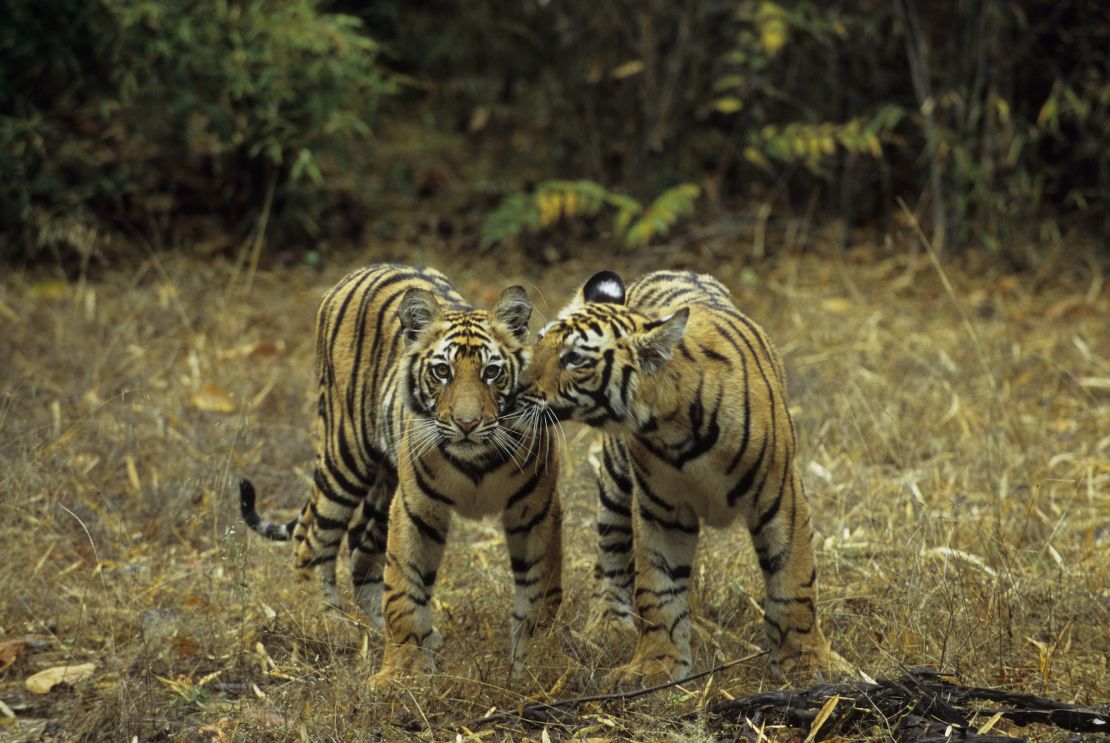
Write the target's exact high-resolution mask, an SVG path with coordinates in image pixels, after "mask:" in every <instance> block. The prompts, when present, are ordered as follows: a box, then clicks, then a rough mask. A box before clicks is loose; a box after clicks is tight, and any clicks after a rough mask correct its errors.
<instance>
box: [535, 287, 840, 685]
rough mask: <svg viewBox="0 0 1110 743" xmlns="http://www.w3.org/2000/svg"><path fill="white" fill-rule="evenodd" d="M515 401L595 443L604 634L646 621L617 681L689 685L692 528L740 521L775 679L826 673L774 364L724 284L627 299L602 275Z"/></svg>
mask: <svg viewBox="0 0 1110 743" xmlns="http://www.w3.org/2000/svg"><path fill="white" fill-rule="evenodd" d="M519 396H520V399H521V402H522V405H523V407H524V408H525V409H526V410H528V411H529V412H528V413H527V414H526V415H527V417H529V418H530V419H531V420H533V421H537V422H538V421H540V420H542V419H543V418H544V417H551V416H554V417H556V418H558V419H559V420H576V421H580V422H583V423H586V424H587V425H590V426H593V427H596V428H599V429H601V430H602V431H604V433H605V435H604V437H603V442H602V457H601V463H600V466H599V467H598V495H599V509H598V510H599V520H598V532H599V535H600V540H599V542H600V544H599V547H600V552H599V558H598V563H597V572H598V575H599V577H600V578H601V580H602V586H603V595H604V600H603V607H602V611H603V612H604V614H603V622H602V624H603V626H607V627H608V628H609V629H618V630H620V629H632V628H633V627H634V621H633V619H634V617H636V618H638V620H639V623H640V628H639V640H638V642H637V645H636V650H635V652H634V654H633V656H632V659H631V662H630V663H629V664H628V665H627V666H625V667H624V669H623V672H624V673H625V674H631V675H643V676H648V677H658V676H664V677H670V678H679V677H681V676H684V675H685V674H686V673H687V671H688V670H689V668H690V664H691V655H690V616H689V613H688V610H687V606H688V600H687V593H688V589H689V585H690V573H691V566H692V564H693V561H694V553H695V548H696V546H697V541H698V532H699V530H700V525H701V523H702V522H704V523H706V524H708V525H710V526H725V525H727V524H729V523H731V522H732V521H733V520H734V519H736V518H737V517H738V516H739V517H741V518H742V519H743V522H744V524H745V525H746V526H747V527H748V530H749V532H750V534H751V537H752V542H753V543H754V546H755V552H756V555H757V557H758V559H759V566H760V568H761V569H762V572H763V578H764V581H765V584H766V590H767V598H766V603H765V615H764V625H765V628H766V632H767V636H768V639H769V641H770V644H771V665H772V669H773V670H774V671H775V672H776V674H779V675H781V673H782V672H783V671H786V670H791V669H794V668H801V667H808V666H814V665H816V666H825V665H828V664H829V663H830V661H832V659H833V657H834V656H835V653H832V651H831V650H830V648H829V645H828V643H827V642H826V640H825V637H824V635H823V634H822V632H821V628H820V626H819V625H818V622H817V616H816V611H815V609H816V600H817V574H816V571H815V568H814V560H813V547H812V544H811V542H812V537H813V530H812V527H811V524H810V513H809V507H808V505H807V502H806V497H805V493H804V492H803V490H802V483H801V480H800V479H799V477H798V472H797V468H796V467H795V461H794V460H795V433H794V424H793V421H792V419H791V417H790V412H789V410H788V409H787V402H786V374H785V371H784V368H783V364H782V360H781V359H780V357H779V354H778V352H777V351H776V350H775V347H774V346H773V345H772V343H771V341H770V339H769V338H768V337H767V335H766V334H765V333H764V331H763V330H762V329H761V328H760V327H759V326H758V325H756V324H755V323H754V322H753V321H752V320H750V319H749V318H748V317H746V316H745V315H744V314H742V313H741V312H740V311H739V310H738V309H737V308H736V306H735V305H734V304H733V301H732V298H731V295H730V294H729V291H728V289H726V288H725V286H724V285H723V284H721V283H720V282H719V281H717V280H716V279H714V278H712V277H711V276H707V275H699V274H695V273H688V272H679V271H658V272H655V273H650V274H648V275H646V276H643V277H642V278H640V279H638V280H636V281H634V282H632V283H631V284H630V285H628V287H627V288H626V287H625V285H624V282H623V281H622V280H621V278H620V276H618V275H617V274H615V273H613V272H611V271H603V272H601V273H598V274H596V275H595V276H593V277H592V278H591V279H590V280H589V281H587V282H586V284H585V285H584V286H583V287H582V288H581V289H580V290H579V291H578V293H577V295H576V296H575V298H574V299H573V300H572V302H571V303H570V305H569V306H567V307H566V308H565V309H564V310H563V311H562V312H561V313H560V315H559V317H558V319H557V320H555V321H554V322H552V323H550V324H549V325H547V326H546V327H545V328H544V329H543V330H542V331H541V333H540V335H539V337H538V339H537V341H536V344H535V346H534V348H533V350H532V362H531V364H530V366H529V367H528V369H527V371H526V372H525V374H524V380H523V382H522V384H521V389H520V392H519ZM633 589H635V590H633Z"/></svg>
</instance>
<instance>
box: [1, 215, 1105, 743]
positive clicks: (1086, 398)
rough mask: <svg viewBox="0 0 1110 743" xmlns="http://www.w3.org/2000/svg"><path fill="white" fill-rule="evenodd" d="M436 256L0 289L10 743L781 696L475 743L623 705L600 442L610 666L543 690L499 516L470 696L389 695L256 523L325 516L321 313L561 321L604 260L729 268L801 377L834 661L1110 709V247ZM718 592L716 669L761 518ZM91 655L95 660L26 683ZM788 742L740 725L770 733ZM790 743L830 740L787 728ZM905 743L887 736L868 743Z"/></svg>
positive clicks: (19, 281)
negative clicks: (410, 312) (375, 278)
mask: <svg viewBox="0 0 1110 743" xmlns="http://www.w3.org/2000/svg"><path fill="white" fill-rule="evenodd" d="M427 245H428V246H427V247H425V248H421V249H417V250H413V249H412V248H411V246H409V245H404V244H400V243H387V244H379V245H375V246H374V247H373V248H372V249H367V250H364V251H361V252H359V253H345V254H341V255H329V256H326V258H327V260H326V261H325V262H324V264H323V266H322V267H321V268H309V267H307V266H296V267H286V268H279V267H272V268H269V269H264V270H262V271H259V272H257V273H252V272H251V271H250V269H249V268H247V267H243V266H237V264H236V263H235V262H234V261H233V260H229V259H223V258H213V259H209V260H203V259H200V258H197V257H186V256H183V255H177V254H173V253H162V254H157V255H153V254H152V255H149V256H147V257H146V258H145V259H142V260H137V261H136V262H135V263H134V264H133V266H131V267H129V268H127V269H126V270H123V269H112V270H107V271H102V272H100V273H99V274H98V275H97V276H96V277H95V278H92V279H88V280H85V279H81V280H78V281H74V282H67V281H64V280H61V279H59V278H58V277H57V276H56V275H55V274H54V273H52V272H49V271H45V270H42V269H39V270H14V271H11V272H9V273H7V275H6V276H5V277H4V278H3V279H2V280H0V327H2V328H3V332H2V333H0V562H2V565H3V567H2V570H0V702H2V703H3V706H0V713H2V714H0V741H16V740H116V741H126V740H140V741H158V740H165V741H179V740H181V741H246V740H251V741H253V740H275V741H284V740H290V741H325V740H344V741H346V740H368V741H369V740H406V739H410V738H412V737H414V736H419V737H421V738H423V739H427V740H471V739H475V738H481V739H483V740H504V739H513V740H516V739H522V738H528V739H532V740H540V739H541V738H542V737H543V736H546V737H547V738H549V739H551V740H558V739H567V738H571V737H578V738H593V739H595V740H618V739H626V738H632V739H639V740H667V739H671V740H690V739H707V740H708V739H712V737H713V733H711V730H710V725H709V723H708V721H707V720H706V719H705V718H704V716H703V715H700V714H699V710H701V709H704V707H705V706H706V705H707V704H711V703H713V702H715V701H718V700H722V699H728V698H730V696H739V695H743V694H749V693H753V692H756V691H760V690H763V689H770V688H778V687H779V686H780V683H779V682H778V681H776V680H775V679H774V678H773V677H771V675H770V673H769V670H768V667H767V663H766V659H765V658H758V659H755V660H752V661H750V662H747V663H743V664H740V665H737V666H735V667H732V668H730V669H728V670H726V671H722V672H720V673H717V674H715V675H713V676H712V677H711V679H710V680H709V681H708V682H706V681H705V680H704V679H703V680H700V681H698V682H696V683H691V684H687V685H684V686H682V687H679V688H672V689H669V690H666V691H664V692H660V693H657V694H653V695H648V696H646V697H644V698H642V699H640V700H637V701H634V702H627V703H597V704H589V705H584V706H583V707H582V708H581V709H580V710H579V712H580V715H579V717H577V718H576V719H575V720H574V721H573V722H572V723H569V724H565V725H555V726H551V727H549V728H546V729H542V730H541V729H540V728H522V727H519V726H507V727H498V726H494V727H482V728H480V729H479V728H475V727H473V726H472V725H471V723H472V722H473V721H475V720H477V719H479V718H481V717H483V716H484V715H485V714H486V713H487V712H488V711H489V710H490V709H491V708H494V707H497V708H501V709H505V708H509V709H512V708H514V707H518V706H519V705H520V704H522V703H523V702H525V701H527V700H532V699H554V698H560V697H567V696H574V695H578V694H582V693H593V692H598V691H605V690H607V688H608V686H607V683H606V676H605V671H606V669H607V668H609V667H612V666H615V665H618V664H619V663H620V662H621V661H623V660H624V659H625V658H624V656H623V655H621V651H620V649H616V648H606V647H599V646H597V645H596V644H594V643H593V642H592V640H591V639H590V638H588V637H584V636H582V633H581V631H580V630H581V628H582V625H583V619H584V617H585V615H586V612H587V609H588V605H589V602H590V597H591V591H592V585H593V583H592V564H593V560H594V551H595V547H594V535H595V534H596V531H595V527H594V522H593V513H594V494H593V493H594V491H593V486H592V482H591V472H590V467H589V464H588V450H589V446H590V444H591V442H592V441H593V434H591V433H590V432H589V431H587V430H585V429H582V428H580V427H578V426H574V425H571V426H568V428H567V433H568V448H569V451H567V452H566V456H565V460H566V466H565V468H564V477H563V479H562V492H563V499H564V503H565V507H566V511H567V518H566V525H565V542H566V565H565V576H566V578H565V580H566V583H567V585H568V588H569V592H568V595H567V600H566V604H565V606H564V610H563V612H562V615H561V619H560V623H559V626H558V627H557V630H558V633H559V636H560V637H561V638H563V639H565V640H566V641H567V642H569V643H570V644H571V645H572V646H573V648H574V649H575V652H576V654H577V655H578V656H579V659H580V660H581V661H582V662H583V664H582V667H580V668H570V669H569V670H568V669H567V668H564V667H558V666H553V667H550V668H548V667H545V664H544V662H543V660H542V659H537V661H536V663H535V664H534V665H533V668H532V670H533V672H534V674H535V677H534V678H533V679H531V680H530V681H528V682H526V683H524V684H512V683H511V682H510V681H509V679H508V662H507V655H508V650H507V641H506V628H507V626H508V616H509V611H510V596H511V589H512V578H511V574H510V571H509V566H508V559H507V556H506V554H505V551H504V545H503V540H502V538H501V536H500V534H499V532H498V528H497V525H496V523H494V522H493V521H489V522H480V523H479V522H465V521H461V520H456V522H455V524H454V525H453V527H452V529H453V531H452V534H451V537H450V540H449V547H448V551H447V556H446V559H445V562H444V565H443V568H442V569H441V571H440V573H439V575H440V581H439V584H438V586H437V590H436V598H435V601H434V605H435V610H436V615H437V617H438V623H439V626H440V629H441V630H442V632H443V635H444V638H445V641H446V644H445V646H444V648H443V651H442V656H441V658H440V659H439V669H440V673H439V674H437V675H435V676H434V677H431V678H429V679H426V680H424V681H422V682H419V683H414V684H413V686H412V687H411V689H408V690H406V691H404V692H403V693H399V694H397V695H395V696H393V697H390V698H381V697H376V696H374V695H373V694H371V693H370V692H369V691H368V690H367V689H366V687H365V684H364V681H365V679H366V678H367V677H368V675H369V674H370V673H372V672H373V670H374V668H375V666H376V663H377V661H378V659H379V656H380V651H381V638H380V637H379V636H377V635H376V634H374V633H373V632H370V631H369V630H368V629H367V628H366V627H365V626H364V625H363V624H361V623H360V621H359V616H358V614H357V612H355V610H354V607H353V603H352V604H350V605H349V606H348V609H349V610H350V612H349V613H347V614H337V613H329V612H327V611H325V610H324V608H323V607H322V606H321V605H320V603H319V601H318V600H317V596H318V594H317V590H316V586H315V584H314V583H310V584H303V583H297V582H295V581H294V580H293V574H292V570H291V552H290V550H289V549H288V545H281V544H276V545H275V544H272V543H268V542H265V541H264V540H262V539H261V538H259V537H258V536H257V535H254V534H252V533H250V532H249V531H247V530H246V529H245V528H244V527H243V525H242V524H241V523H240V521H239V517H238V512H237V500H236V498H237V493H236V483H237V481H238V478H239V477H240V476H242V475H249V476H250V477H251V478H252V479H253V480H254V482H255V485H256V486H257V487H258V489H259V492H260V502H259V505H260V509H261V510H262V511H263V512H264V513H267V514H268V515H271V516H273V517H289V516H291V515H293V514H294V513H295V509H296V508H297V507H298V505H299V504H300V502H301V500H302V499H303V498H304V497H305V495H306V494H307V492H308V483H309V478H310V476H311V444H310V439H309V424H310V421H311V410H312V405H313V392H312V388H311V381H312V380H311V366H312V332H311V328H312V318H313V312H314V309H315V305H316V302H317V300H318V298H319V297H320V295H321V293H322V292H323V291H324V290H325V289H326V288H327V287H329V286H330V285H331V284H333V283H334V282H335V281H337V280H338V279H339V278H340V277H341V276H342V275H343V274H344V273H345V272H346V271H347V270H349V269H350V268H352V267H354V266H356V265H359V264H362V263H368V262H373V261H379V260H387V259H388V260H404V261H409V262H413V263H424V264H430V265H435V266H437V267H439V268H441V269H442V270H444V271H446V272H447V273H448V274H449V275H450V276H451V277H452V278H453V279H454V280H455V281H456V284H457V286H458V287H459V288H460V289H461V290H462V292H463V293H464V294H466V295H467V296H469V297H470V298H471V299H472V301H474V302H475V304H477V305H485V304H487V303H489V302H490V301H491V300H492V299H493V297H494V296H496V294H497V292H498V291H499V290H500V289H501V288H502V287H503V286H505V285H506V284H509V283H517V282H519V283H522V284H524V285H525V286H526V287H528V288H529V291H530V292H531V293H532V296H533V297H534V299H535V301H536V313H535V315H534V317H533V326H534V327H539V325H540V324H541V323H542V322H543V321H544V319H545V317H546V318H550V317H551V316H552V315H553V314H554V313H555V311H556V310H557V308H558V307H559V306H560V305H561V304H562V303H563V302H564V301H565V300H566V299H567V298H568V297H569V295H570V292H571V291H572V289H573V288H574V287H575V286H576V285H577V284H578V283H579V282H581V281H583V280H584V279H586V278H587V277H588V276H589V275H590V274H592V273H593V272H594V271H595V270H598V269H600V268H616V269H618V270H620V271H622V272H623V273H624V274H625V275H626V277H631V276H633V275H635V274H637V273H640V272H643V271H646V270H651V269H654V268H663V267H685V268H696V269H699V270H704V271H708V272H710V273H713V274H714V275H716V276H717V277H718V278H720V279H721V280H722V281H724V282H725V283H726V284H727V285H729V286H730V287H731V288H732V290H733V291H734V294H735V298H736V300H737V303H738V305H739V306H740V307H741V308H743V309H744V310H745V311H746V312H747V313H748V314H750V315H751V316H752V317H753V318H755V319H756V320H757V321H759V322H760V323H762V324H763V325H764V326H765V327H766V328H767V329H768V330H769V332H770V333H771V335H772V337H773V338H774V339H775V341H776V342H777V344H778V345H779V348H780V350H781V351H782V353H783V356H784V358H785V360H786V364H787V367H788V370H789V374H790V378H791V402H792V406H791V407H792V410H793V411H794V413H795V419H796V422H797V424H798V428H799V435H800V451H801V458H800V466H801V469H802V477H803V479H804V481H805V485H806V488H807V491H808V494H809V497H810V500H811V503H812V507H813V511H814V523H815V526H816V529H817V532H818V534H817V539H816V550H817V559H818V566H819V573H820V591H821V593H820V613H821V615H822V617H823V622H824V625H825V628H826V634H827V635H828V637H829V638H830V640H831V641H832V643H833V645H834V647H835V648H836V649H837V650H838V651H839V652H840V653H841V654H842V655H843V656H845V657H846V658H847V659H848V660H849V661H851V662H852V663H854V664H856V665H857V666H858V667H859V669H860V670H861V671H863V672H865V673H866V674H869V675H871V676H873V677H879V676H882V675H884V674H892V673H897V672H898V671H899V669H900V668H901V667H902V666H903V665H906V666H915V665H927V666H931V667H935V668H940V669H944V670H946V671H950V672H952V673H954V674H957V675H958V676H959V678H960V679H961V680H962V681H963V682H965V683H969V684H978V685H984V686H1004V687H1008V688H1013V689H1018V690H1023V691H1027V692H1031V693H1036V694H1041V695H1044V696H1049V697H1053V698H1056V699H1060V700H1064V701H1069V702H1076V703H1081V704H1088V705H1092V704H1094V705H1105V704H1107V702H1108V700H1110V667H1108V656H1110V323H1108V321H1107V318H1110V291H1108V290H1107V289H1106V288H1105V287H1104V285H1103V274H1102V270H1103V269H1104V268H1105V266H1101V267H1100V265H1099V264H1098V262H1097V261H1096V260H1095V259H1094V258H1090V257H1085V256H1088V255H1091V251H1089V250H1088V251H1081V250H1076V251H1072V252H1069V251H1067V250H1059V251H1056V252H1054V253H1053V252H1049V253H1048V255H1049V257H1047V258H1046V259H1045V260H1044V262H1043V264H1042V265H1040V266H1037V267H1036V268H1034V269H1030V270H1025V271H1023V272H1011V271H1009V270H1007V269H1005V268H1003V267H1001V266H1000V265H998V263H997V262H995V261H993V260H991V257H990V256H989V255H987V254H983V253H971V254H969V255H967V256H964V257H962V258H960V259H958V260H948V261H944V262H943V264H940V263H934V262H933V261H931V260H930V257H929V256H928V254H926V253H924V252H922V251H920V250H917V249H916V248H915V247H914V243H913V239H912V236H910V235H906V236H904V242H903V241H902V239H901V238H899V239H895V241H894V242H893V243H887V244H886V245H884V244H882V243H879V244H869V243H867V242H861V243H860V244H858V245H856V246H855V247H853V248H852V249H850V250H848V251H847V252H843V253H840V252H837V253H835V254H833V253H831V252H830V253H823V252H822V251H819V250H811V251H783V252H780V253H779V254H778V255H777V256H775V257H773V258H762V257H760V258H756V257H754V256H753V250H752V248H751V245H750V243H748V242H746V241H741V240H737V239H725V240H719V241H716V242H713V243H705V244H695V245H688V246H686V247H685V248H684V249H683V250H675V249H658V250H643V251H639V252H629V253H625V254H608V255H605V256H604V257H597V256H596V255H595V257H593V258H585V257H572V258H569V259H560V260H557V261H556V262H554V263H537V262H533V261H529V260H526V259H525V258H523V257H522V256H521V255H520V253H519V252H504V253H500V252H494V253H492V254H489V255H486V256H473V255H465V254H462V253H460V252H458V251H453V250H450V249H447V248H444V247H442V246H441V247H437V246H436V245H435V242H434V241H429V242H428V243H427ZM263 265H266V264H265V261H264V263H263ZM343 569H344V566H343V565H341V566H340V571H341V576H342V571H343ZM694 572H695V576H696V580H695V584H694V589H693V594H692V602H693V606H694V609H695V611H696V616H697V620H696V629H695V668H696V669H697V670H704V669H708V668H711V667H713V666H715V665H717V664H720V663H723V662H725V661H728V660H729V659H732V658H738V657H742V656H744V655H747V654H749V653H750V652H751V651H752V649H753V648H757V647H760V646H762V645H763V643H764V640H763V637H762V635H761V630H760V614H759V602H760V600H761V598H762V586H761V581H760V578H759V573H758V568H757V566H756V564H755V560H754V557H753V554H752V551H751V547H750V544H749V543H748V538H747V536H746V534H744V533H743V529H741V528H739V526H737V527H736V528H733V529H729V530H722V531H714V530H709V531H707V532H706V533H705V536H704V538H703V541H702V544H701V545H700V548H699V558H698V562H697V565H696V567H695V571H694ZM343 587H344V588H345V589H346V586H343ZM346 595H347V598H348V600H349V598H350V596H349V591H348V592H347V594H346ZM67 664H69V665H72V664H94V665H93V666H92V668H91V672H90V673H87V674H86V675H85V677H83V678H76V677H73V678H71V679H70V680H69V683H63V684H60V685H57V686H54V687H53V688H50V689H49V690H45V691H46V693H33V692H32V691H30V690H29V689H28V686H27V680H28V679H29V678H30V677H32V675H34V674H36V673H37V672H39V671H43V670H47V669H51V668H55V667H58V666H62V665H67ZM86 668H87V667H86ZM47 686H49V684H47ZM40 691H43V689H40ZM985 723H987V719H986V717H985V716H984V717H983V718H980V719H978V720H976V721H974V724H975V725H977V726H980V725H983V724H985ZM757 727H758V726H756V725H753V726H751V729H749V730H746V731H742V730H731V731H726V732H724V733H723V735H724V736H725V737H726V739H733V736H737V735H742V734H743V735H747V736H749V737H748V738H746V739H751V740H756V739H760V738H759V737H758V736H757V734H756V732H755V730H756V728H757ZM991 729H992V731H993V732H995V733H998V732H1006V731H1009V732H1012V733H1014V734H1021V735H1023V736H1027V737H1029V738H1030V739H1033V740H1068V738H1067V737H1066V736H1065V735H1064V734H1062V733H1059V732H1054V731H1052V730H1051V729H1046V728H1028V729H1024V730H1023V729H1019V728H1015V727H1012V726H1010V725H1009V724H1008V723H1006V722H1005V721H996V722H995V723H993V727H992V728H991ZM718 732H719V731H718ZM804 733H805V731H802V735H801V737H804ZM762 735H764V736H766V737H765V738H762V739H763V740H767V739H769V740H789V739H795V740H798V739H800V737H799V732H798V731H797V730H787V729H782V728H777V727H775V726H774V725H772V724H767V725H766V726H765V727H764V728H763V730H762ZM890 735H891V732H890V729H889V728H887V727H884V726H883V725H881V724H877V725H876V726H875V728H874V729H871V730H868V731H865V732H864V733H860V734H859V739H861V740H875V739H884V738H887V737H889V736H890ZM456 736H459V737H456Z"/></svg>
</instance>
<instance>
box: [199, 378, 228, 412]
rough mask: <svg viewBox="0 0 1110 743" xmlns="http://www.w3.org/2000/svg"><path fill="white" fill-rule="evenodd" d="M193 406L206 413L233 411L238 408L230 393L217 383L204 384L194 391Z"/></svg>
mask: <svg viewBox="0 0 1110 743" xmlns="http://www.w3.org/2000/svg"><path fill="white" fill-rule="evenodd" d="M193 407H195V408H197V409H198V410H203V411H205V412H208V413H234V412H235V411H236V410H238V406H236V405H235V401H234V400H232V399H231V395H229V394H228V393H227V390H225V389H224V388H223V387H221V386H220V385H218V384H206V385H204V386H203V387H201V388H200V389H199V390H197V391H196V392H194V393H193Z"/></svg>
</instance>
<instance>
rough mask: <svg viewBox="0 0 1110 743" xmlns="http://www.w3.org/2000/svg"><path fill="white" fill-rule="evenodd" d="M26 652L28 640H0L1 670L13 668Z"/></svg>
mask: <svg viewBox="0 0 1110 743" xmlns="http://www.w3.org/2000/svg"><path fill="white" fill-rule="evenodd" d="M26 654H27V641H26V640H8V641H7V642H0V671H4V670H7V669H9V668H11V667H12V666H14V665H15V664H16V663H17V662H19V659H20V658H22V657H23V656H24V655H26Z"/></svg>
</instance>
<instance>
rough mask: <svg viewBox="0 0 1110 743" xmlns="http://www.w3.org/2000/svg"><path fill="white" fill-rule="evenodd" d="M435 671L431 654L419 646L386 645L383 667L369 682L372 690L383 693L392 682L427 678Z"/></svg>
mask: <svg viewBox="0 0 1110 743" xmlns="http://www.w3.org/2000/svg"><path fill="white" fill-rule="evenodd" d="M433 671H435V663H434V662H433V661H432V656H431V653H430V652H429V651H428V650H427V649H425V648H422V647H420V646H419V645H412V644H407V643H406V644H404V645H393V644H390V645H386V646H385V652H384V653H383V655H382V667H381V670H379V671H378V672H377V673H375V674H374V675H373V676H371V677H370V679H369V681H368V682H367V683H368V684H369V686H370V689H372V690H374V691H383V690H385V689H386V688H388V687H389V686H390V685H391V684H392V682H394V681H399V680H402V679H408V678H413V677H420V676H425V675H427V674H429V673H432V672H433Z"/></svg>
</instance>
